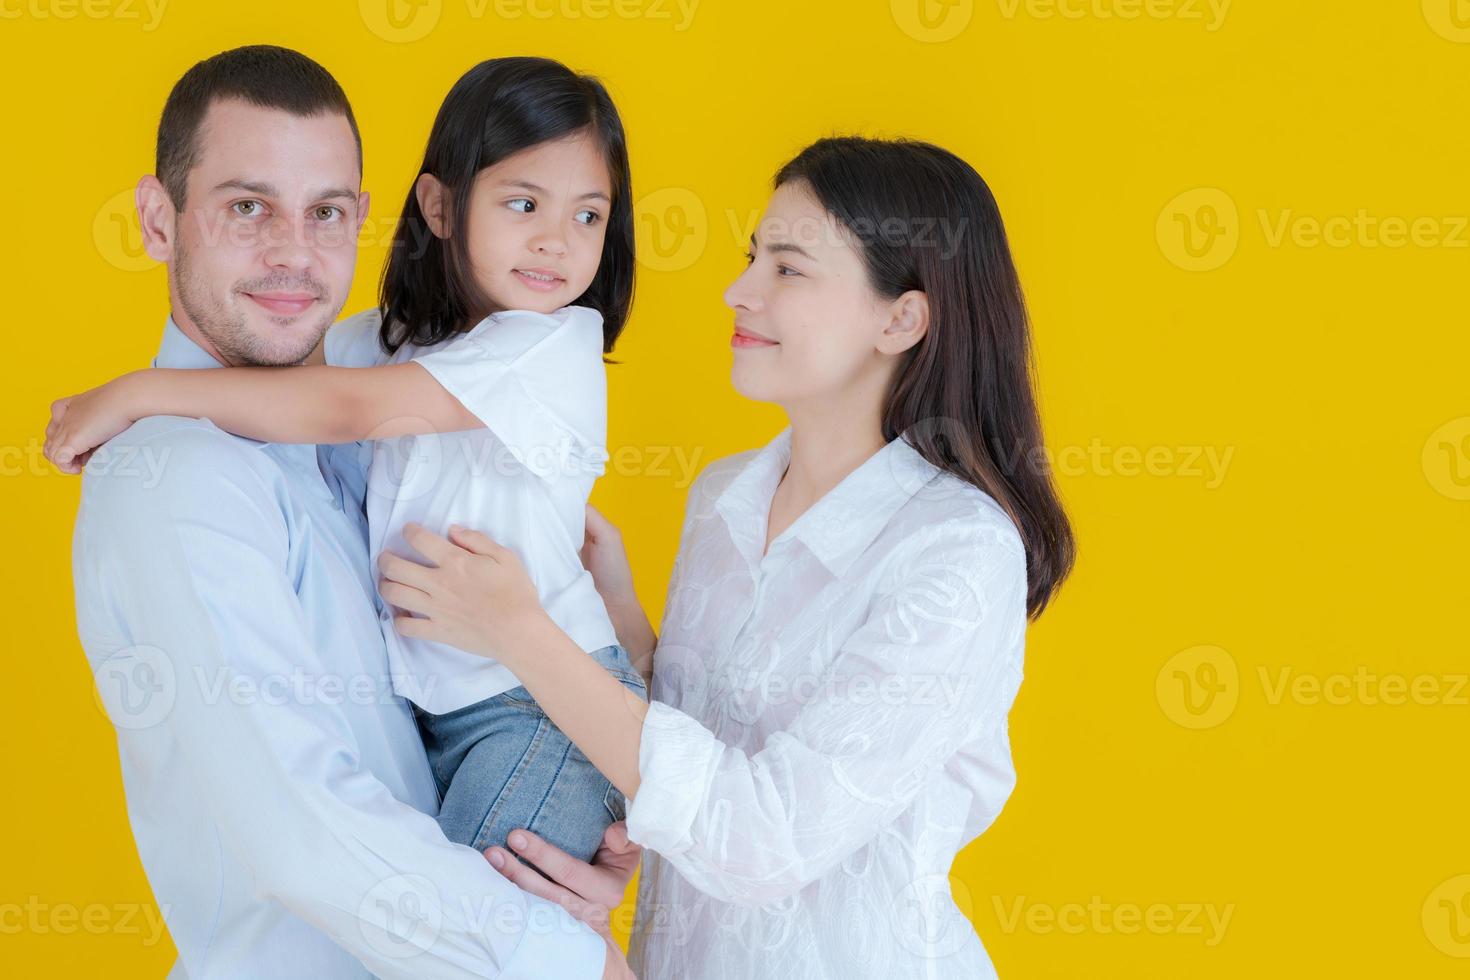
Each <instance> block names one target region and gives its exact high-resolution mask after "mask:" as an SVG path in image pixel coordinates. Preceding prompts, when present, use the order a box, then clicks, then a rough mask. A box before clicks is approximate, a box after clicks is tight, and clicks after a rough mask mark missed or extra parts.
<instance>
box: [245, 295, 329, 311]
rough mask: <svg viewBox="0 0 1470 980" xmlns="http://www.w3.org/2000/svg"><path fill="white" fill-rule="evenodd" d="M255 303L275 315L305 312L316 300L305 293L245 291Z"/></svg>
mask: <svg viewBox="0 0 1470 980" xmlns="http://www.w3.org/2000/svg"><path fill="white" fill-rule="evenodd" d="M245 295H246V296H248V297H250V298H251V299H252V300H254V301H255V302H256V303H257V304H259V305H260V306H262V307H264V308H265V309H267V310H269V311H270V312H272V313H274V314H276V315H277V316H296V315H297V314H298V313H305V312H306V311H307V310H309V309H310V308H311V305H312V304H313V303H315V302H316V297H315V296H312V295H310V294H307V293H246V294H245Z"/></svg>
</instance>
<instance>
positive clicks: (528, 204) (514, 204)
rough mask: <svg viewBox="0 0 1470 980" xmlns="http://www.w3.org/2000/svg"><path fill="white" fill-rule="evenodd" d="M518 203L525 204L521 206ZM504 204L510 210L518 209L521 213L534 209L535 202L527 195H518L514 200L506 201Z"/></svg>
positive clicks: (528, 212) (527, 212)
mask: <svg viewBox="0 0 1470 980" xmlns="http://www.w3.org/2000/svg"><path fill="white" fill-rule="evenodd" d="M520 205H525V207H521V206H520ZM505 206H506V207H508V208H510V209H511V210H512V211H519V212H520V213H521V214H530V213H531V212H532V211H534V210H536V202H535V201H533V200H531V199H530V198H529V197H518V198H516V199H515V200H512V201H507V202H506V203H505Z"/></svg>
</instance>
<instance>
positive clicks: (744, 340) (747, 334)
mask: <svg viewBox="0 0 1470 980" xmlns="http://www.w3.org/2000/svg"><path fill="white" fill-rule="evenodd" d="M730 346H731V347H734V348H737V349H740V350H744V349H746V348H750V347H779V346H781V345H780V344H778V343H776V342H775V341H774V340H772V339H770V338H769V337H762V336H761V335H760V334H758V333H754V332H752V331H750V330H746V329H745V328H744V327H736V328H735V332H734V333H733V334H731V335H730Z"/></svg>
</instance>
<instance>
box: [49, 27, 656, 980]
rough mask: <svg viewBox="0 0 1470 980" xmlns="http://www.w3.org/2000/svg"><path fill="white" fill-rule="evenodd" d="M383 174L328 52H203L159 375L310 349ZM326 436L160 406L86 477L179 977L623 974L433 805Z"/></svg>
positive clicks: (92, 576)
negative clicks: (253, 434) (164, 412)
mask: <svg viewBox="0 0 1470 980" xmlns="http://www.w3.org/2000/svg"><path fill="white" fill-rule="evenodd" d="M361 174H362V158H361V142H360V138H359V136H358V131H357V126H356V122H355V121H354V119H353V115H352V110H351V108H350V106H349V105H348V102H347V99H346V97H345V95H343V93H342V90H341V88H340V87H339V86H338V85H337V83H336V81H335V80H334V79H333V78H332V77H331V75H329V74H328V73H327V72H326V71H325V70H324V69H323V68H321V66H319V65H317V64H316V63H315V62H313V61H311V60H310V59H308V58H306V57H304V56H302V55H300V54H298V53H296V52H293V51H288V50H285V49H282V48H275V47H263V46H261V47H247V48H238V49H235V50H233V51H227V52H224V53H223V54H220V55H217V56H215V57H213V58H210V59H208V60H206V61H203V62H201V63H200V64H198V65H195V66H194V67H193V68H192V69H190V70H189V71H188V72H187V73H186V74H185V75H184V77H183V78H181V79H180V80H179V82H178V83H177V85H176V86H175V87H174V89H173V92H172V93H171V94H170V95H169V99H168V102H167V104H166V106H165V107H164V111H163V116H162V119H161V122H160V123H159V131H158V154H157V174H156V175H154V176H148V177H144V178H143V179H142V180H141V181H140V182H139V185H138V189H137V193H136V203H137V207H138V213H139V216H140V218H141V221H142V227H143V237H144V242H145V245H146V248H147V250H148V254H149V255H150V256H152V257H153V258H155V259H157V260H159V261H162V262H165V263H167V265H168V282H169V301H170V307H171V316H170V317H169V320H168V322H167V324H166V326H165V329H164V335H163V341H162V345H161V347H160V349H159V353H158V357H157V358H156V360H155V361H154V365H155V366H156V367H166V368H202V367H214V366H218V365H244V364H254V365H288V364H296V363H300V362H301V361H302V360H303V359H305V358H306V357H307V356H308V355H309V354H310V353H311V352H312V351H314V350H315V349H316V348H317V346H318V344H319V342H320V340H321V338H322V336H323V334H324V332H325V331H326V329H327V327H328V326H329V325H330V324H331V323H332V321H333V320H334V319H335V318H336V316H337V314H338V313H339V312H340V310H341V307H342V304H343V303H344V302H345V301H346V297H347V291H348V287H349V285H350V283H351V280H352V273H353V267H354V264H355V259H356V236H357V232H358V229H359V228H360V227H361V223H362V221H363V219H364V218H365V217H366V213H367V208H368V196H367V195H366V194H365V193H362V192H361V189H360V188H361ZM330 451H331V450H330V449H328V448H326V447H323V448H322V449H321V450H319V449H318V448H317V447H314V446H297V445H273V444H267V443H258V442H253V441H251V440H248V439H243V438H239V437H236V436H233V435H230V434H228V433H225V432H223V431H221V430H219V429H217V428H216V427H215V426H213V425H212V424H211V423H210V422H208V421H207V420H196V419H182V418H172V417H158V418H150V419H145V420H143V421H140V422H139V423H137V424H136V425H134V426H132V427H131V428H130V429H129V430H127V431H126V432H124V433H123V434H122V435H120V436H118V437H117V438H116V439H114V440H112V441H111V442H109V443H108V444H107V445H106V446H104V447H102V448H101V449H99V450H98V451H97V453H96V455H95V457H94V458H93V459H92V460H91V463H90V465H89V466H88V468H87V474H86V477H85V479H84V482H83V490H82V504H81V510H80V512H79V514H78V517H77V527H76V536H75V540H74V545H73V548H74V551H73V562H74V575H75V584H76V592H77V622H78V630H79V633H80V635H81V639H82V643H83V645H84V647H85V648H86V651H87V656H88V659H89V661H90V662H91V664H92V666H93V670H94V673H95V675H96V678H97V682H98V690H99V693H100V695H101V697H102V699H103V702H104V704H105V705H106V707H107V709H108V713H109V715H110V716H111V717H112V719H113V721H114V722H115V724H116V727H117V730H118V743H119V752H120V755H121V761H122V772H123V780H124V784H125V786H126V790H127V800H128V812H129V816H130V818H131V820H132V825H133V832H134V835H135V837H136V839H137V843H138V851H139V854H140V856H141V858H142V861H143V865H144V867H145V869H146V870H147V873H148V877H149V881H150V882H151V884H152V886H153V890H154V894H155V896H156V898H157V899H158V901H159V903H160V904H161V905H162V906H163V907H164V908H165V909H166V910H168V912H169V916H168V921H169V927H170V932H171V934H172V935H173V938H174V942H175V944H176V946H177V947H178V950H179V959H178V961H177V962H176V963H175V965H174V969H173V971H172V973H171V974H170V976H171V977H189V978H205V977H247V978H265V977H271V978H275V977H311V978H338V977H342V978H346V977H352V978H358V977H365V976H367V975H368V974H369V972H371V973H372V974H375V975H377V976H380V977H384V978H399V977H401V978H408V977H415V978H449V977H456V978H457V977H503V978H509V977H516V978H521V977H528V978H529V977H557V978H562V977H566V978H577V977H587V978H596V977H613V976H627V975H628V974H627V972H626V971H627V966H626V963H625V962H624V961H623V959H622V955H621V953H620V952H619V951H618V949H617V947H616V946H615V945H613V944H612V942H611V940H610V939H608V938H607V937H606V936H605V935H599V934H598V932H596V931H594V930H593V929H591V928H589V927H588V926H587V925H585V924H583V923H581V922H578V921H577V920H576V919H574V918H572V916H570V915H569V914H568V913H567V912H566V911H565V910H564V908H563V907H562V906H561V905H559V904H557V901H549V900H547V898H546V897H536V896H533V895H531V894H528V893H527V892H523V891H521V890H520V889H518V888H516V887H515V886H514V885H513V884H512V883H511V882H510V881H508V880H507V879H506V878H505V877H502V876H501V875H500V874H498V873H497V872H496V871H495V870H493V869H492V868H491V867H490V865H489V864H488V863H487V862H486V860H485V858H484V857H483V856H481V855H480V854H478V853H476V852H475V851H473V850H471V849H469V848H466V847H462V846H459V845H456V844H451V843H450V842H449V841H448V840H446V839H445V838H444V836H443V834H442V833H441V832H440V830H439V827H438V825H437V823H436V822H435V821H434V819H433V818H432V814H433V813H434V812H435V810H436V808H437V805H438V799H437V795H436V791H435V788H434V783H433V780H432V778H431V776H430V772H429V768H428V764H427V761H426V759H425V756H424V752H423V748H422V746H421V744H420V742H419V737H418V734H417V731H416V729H415V726H414V721H413V717H412V715H411V713H410V710H409V708H408V707H407V705H406V704H405V703H404V702H402V701H401V700H399V699H398V698H396V697H395V696H394V695H393V694H392V688H391V684H390V683H389V678H388V676H387V660H386V654H385V651H384V647H383V640H382V636H381V633H380V632H379V626H378V615H377V611H376V608H375V605H374V582H373V576H372V572H371V568H372V565H371V562H370V556H369V555H368V554H367V547H366V529H365V526H364V522H363V515H362V510H361V503H362V502H361V499H360V497H359V496H358V492H360V487H358V486H355V485H350V484H349V485H344V483H343V482H342V478H340V477H339V476H338V475H337V473H336V472H335V470H334V468H333V467H332V465H331V464H330V460H329V453H330ZM144 459H146V460H148V461H149V465H148V466H146V467H140V466H139V465H137V463H138V461H140V460H144ZM350 469H351V468H350V467H344V470H343V472H344V473H346V472H348V471H349V470H350ZM528 856H529V855H528ZM542 866H543V867H545V865H542ZM581 867H582V871H581V873H582V874H584V875H585V873H586V869H587V866H586V865H582V866H581ZM515 870H516V871H517V872H519V871H520V870H521V869H515ZM626 871H627V872H628V873H631V865H628V866H627V867H626ZM622 880H624V881H625V880H626V878H623V879H622ZM547 885H548V886H549V883H547ZM536 890H537V891H538V892H539V894H540V895H542V896H549V897H551V898H553V899H559V898H560V896H559V895H558V894H557V893H553V892H552V891H551V890H549V887H548V888H538V889H536ZM568 904H569V903H568Z"/></svg>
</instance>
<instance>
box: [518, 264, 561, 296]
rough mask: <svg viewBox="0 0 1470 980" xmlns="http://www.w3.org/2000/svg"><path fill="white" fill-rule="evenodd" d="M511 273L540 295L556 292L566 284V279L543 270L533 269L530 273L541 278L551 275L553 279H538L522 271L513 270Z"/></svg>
mask: <svg viewBox="0 0 1470 980" xmlns="http://www.w3.org/2000/svg"><path fill="white" fill-rule="evenodd" d="M511 271H512V272H514V273H515V275H516V278H517V279H519V280H520V281H521V282H523V283H525V284H526V286H528V287H529V288H531V289H534V290H536V291H537V292H538V293H551V292H555V291H556V290H558V289H560V288H561V287H562V286H563V285H565V284H566V280H565V279H562V278H561V277H559V276H556V275H555V274H554V273H549V272H542V270H540V269H531V270H529V272H536V273H540V274H541V276H548V275H549V276H552V278H550V279H546V278H538V277H537V276H533V275H529V274H528V273H527V272H526V271H522V270H520V269H512V270H511Z"/></svg>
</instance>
